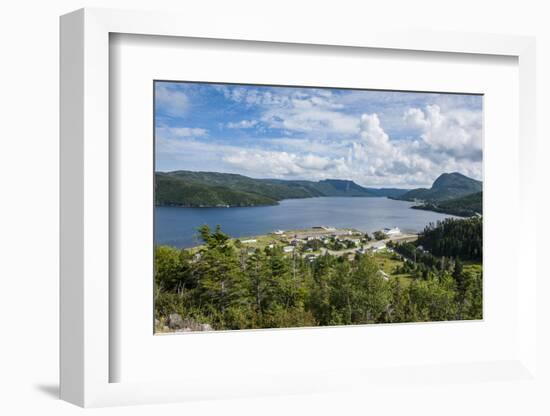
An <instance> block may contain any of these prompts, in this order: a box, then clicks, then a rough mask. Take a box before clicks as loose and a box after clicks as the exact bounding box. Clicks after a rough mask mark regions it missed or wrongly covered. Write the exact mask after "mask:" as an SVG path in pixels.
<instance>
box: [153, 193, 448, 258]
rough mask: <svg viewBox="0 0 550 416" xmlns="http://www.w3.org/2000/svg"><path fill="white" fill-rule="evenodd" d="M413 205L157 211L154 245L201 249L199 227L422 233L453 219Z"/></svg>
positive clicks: (323, 203) (359, 201)
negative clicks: (345, 229)
mask: <svg viewBox="0 0 550 416" xmlns="http://www.w3.org/2000/svg"><path fill="white" fill-rule="evenodd" d="M411 205H413V203H412V202H407V201H395V200H393V199H388V198H358V197H357V198H345V197H322V198H304V199H287V200H284V201H281V202H280V204H279V205H273V206H266V207H246V208H177V207H156V208H155V242H156V244H167V245H171V246H175V247H182V248H184V247H193V246H195V245H198V243H199V241H198V238H197V235H196V234H197V228H198V227H199V226H201V225H203V224H208V225H209V226H210V227H212V228H214V227H215V226H216V225H218V224H219V225H221V227H222V231H224V232H225V233H227V234H229V235H231V236H232V237H245V236H253V235H260V234H267V233H270V232H273V231H275V230H279V229H281V230H289V229H290V230H292V229H300V228H307V227H313V226H316V225H326V226H332V227H336V228H355V229H357V230H360V231H364V232H369V233H372V232H374V231H376V230H380V229H382V228H386V227H388V228H392V227H399V228H400V229H401V231H403V232H419V231H422V230H423V229H424V227H425V226H426V225H427V224H428V223H430V222H436V221H437V220H442V219H444V218H448V217H452V215H446V214H440V213H437V212H431V211H422V210H418V209H411V208H410V207H411Z"/></svg>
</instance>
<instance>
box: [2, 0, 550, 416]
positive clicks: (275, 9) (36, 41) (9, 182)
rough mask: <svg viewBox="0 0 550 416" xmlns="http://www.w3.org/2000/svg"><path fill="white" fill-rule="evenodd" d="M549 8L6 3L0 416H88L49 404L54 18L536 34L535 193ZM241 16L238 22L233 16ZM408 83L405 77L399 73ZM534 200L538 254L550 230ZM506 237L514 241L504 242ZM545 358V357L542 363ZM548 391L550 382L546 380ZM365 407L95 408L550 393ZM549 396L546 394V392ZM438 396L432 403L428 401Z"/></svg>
mask: <svg viewBox="0 0 550 416" xmlns="http://www.w3.org/2000/svg"><path fill="white" fill-rule="evenodd" d="M545 3H547V2H544V1H540V2H539V1H532V0H522V1H517V0H516V1H505V0H496V1H492V0H491V1H483V2H482V1H479V0H460V1H446V2H445V1H441V0H433V1H432V0H417V1H408V0H386V1H383V2H382V1H372V0H371V1H362V2H359V1H351V0H350V1H347V0H338V1H336V0H333V1H321V0H317V1H314V2H313V1H312V2H306V1H302V2H299V1H298V0H291V1H285V0H278V1H269V2H267V1H245V0H242V1H241V0H233V1H209V0H202V1H200V2H199V1H194V2H191V1H187V2H184V1H177V0H175V1H170V0H155V1H153V0H133V1H130V0H111V1H107V0H88V1H85V2H83V1H80V0H78V1H70V0H50V1H38V0H19V1H15V0H11V1H9V0H8V1H5V2H4V3H3V4H2V6H1V10H0V31H1V33H0V42H1V48H0V58H1V60H0V74H1V76H0V114H1V116H0V122H1V125H2V128H1V130H0V131H1V133H0V143H1V145H2V147H1V148H0V181H1V182H0V186H1V188H0V189H1V190H2V199H1V203H0V278H1V280H0V317H1V319H2V330H3V332H2V335H1V341H0V413H1V414H5V415H18V414H38V413H39V414H56V415H72V414H78V413H81V412H82V411H83V410H82V409H79V408H76V407H74V406H72V405H69V404H66V403H64V402H61V401H59V400H57V399H56V396H57V388H58V387H57V385H58V117H59V114H58V101H59V100H58V85H59V82H58V81H59V80H58V78H59V77H58V61H59V48H58V16H59V15H61V14H64V13H66V12H69V11H72V10H74V9H77V8H80V7H84V6H87V7H116V8H133V9H145V10H147V9H157V10H159V9H160V10H178V11H181V12H185V13H194V14H197V15H198V16H201V18H204V19H205V22H208V16H209V15H211V14H213V13H215V14H220V15H223V16H226V18H227V19H232V20H235V21H237V20H238V19H242V18H243V16H244V17H245V18H249V19H259V20H266V21H267V20H269V21H275V22H280V26H281V30H284V28H285V26H286V25H289V24H299V25H302V26H303V27H304V30H307V26H308V25H310V24H315V25H325V26H326V30H327V32H331V31H338V28H339V27H342V26H344V25H357V26H378V25H390V26H394V25H395V26H399V27H411V28H413V27H418V28H432V29H434V30H450V31H474V32H489V33H512V34H523V35H535V36H537V41H538V94H539V95H538V120H539V121H538V130H539V148H538V155H539V163H538V167H539V174H538V177H537V178H533V180H537V185H538V188H539V189H540V190H541V193H543V194H544V193H546V194H547V193H548V190H549V187H548V185H547V184H548V179H549V175H548V173H547V162H546V159H547V155H548V150H549V145H548V138H549V137H550V129H549V127H548V122H547V120H548V116H549V115H550V26H549V25H548V17H549V15H550V13H549V12H548V11H547V10H545V7H544V6H545ZM237 16H238V17H237ZM404 76H406V73H404ZM546 199H548V198H547V197H546V198H544V197H541V199H540V204H539V206H540V210H539V217H540V221H541V225H540V228H541V232H540V233H539V242H538V249H539V250H540V255H539V257H540V258H541V260H540V262H541V266H542V265H543V262H544V256H543V254H544V251H545V250H544V249H545V247H543V245H545V246H547V243H546V242H545V239H544V238H543V235H544V234H545V232H547V231H548V220H547V219H545V218H543V217H542V216H543V215H545V214H546V211H547V210H546V209H545V206H544V205H543V201H545V200H546ZM505 237H506V238H513V235H509V236H505ZM549 289H550V285H549V284H548V283H547V282H544V281H543V282H542V284H541V285H539V288H538V291H539V293H540V297H539V299H540V302H539V305H540V306H539V308H540V311H541V316H542V317H543V319H541V322H539V327H540V331H539V334H540V337H539V338H540V339H541V340H542V342H541V354H539V360H540V362H541V366H542V368H544V369H545V370H546V371H545V374H550V371H548V370H549V369H550V367H549V366H548V363H549V358H548V355H549V354H548V351H550V342H549V340H550V335H549V332H550V331H548V328H550V325H548V323H549V319H548V317H549V316H550V313H549V310H550V302H545V295H544V294H545V293H549ZM544 351H546V353H544ZM547 381H548V380H547ZM397 390H398V389H396V388H394V387H388V390H387V394H383V395H378V396H377V397H373V396H370V395H369V392H368V391H366V392H365V394H364V396H363V397H357V396H351V395H348V394H346V393H345V392H344V393H342V392H340V393H334V394H330V395H326V394H325V395H322V396H321V395H318V396H294V397H279V398H273V397H271V398H259V399H254V400H232V401H215V402H208V403H206V402H198V403H187V404H173V405H163V406H158V407H155V408H153V407H150V406H142V407H133V408H114V409H99V410H92V412H94V413H95V414H101V415H126V414H128V415H130V414H132V415H141V414H143V415H146V414H150V413H152V412H158V413H163V414H164V413H165V414H182V413H186V414H193V415H202V414H208V415H218V414H238V415H240V416H241V415H248V414H262V415H271V414H273V415H275V414H281V413H283V414H284V413H286V414H327V415H328V414H342V415H343V414H346V415H347V414H365V413H373V414H404V413H405V414H409V415H410V414H417V413H418V414H425V415H428V414H446V415H455V414H456V415H469V414H483V413H486V414H501V415H507V414H510V415H517V414H526V415H538V414H541V415H542V414H549V413H550V410H549V409H550V404H549V403H548V401H547V400H545V394H546V395H547V392H548V391H550V384H547V385H546V386H542V385H541V386H540V387H538V388H533V387H532V385H531V384H530V383H525V384H524V385H521V386H517V385H511V384H510V385H509V384H507V383H504V382H502V383H495V384H492V385H490V384H488V385H485V386H483V388H479V387H476V386H469V385H468V384H463V383H457V384H453V385H440V386H437V387H436V388H435V389H432V390H431V393H430V395H426V394H424V393H423V392H422V389H420V388H418V389H416V388H415V389H410V391H397ZM544 390H545V391H544ZM434 391H438V393H439V394H437V395H436V394H434V393H433V392H434Z"/></svg>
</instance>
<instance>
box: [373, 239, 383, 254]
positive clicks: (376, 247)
mask: <svg viewBox="0 0 550 416" xmlns="http://www.w3.org/2000/svg"><path fill="white" fill-rule="evenodd" d="M371 248H372V251H373V252H375V253H377V252H379V251H381V250H384V249H385V248H386V243H384V242H383V241H379V242H376V243H374V244H373V245H372V246H371Z"/></svg>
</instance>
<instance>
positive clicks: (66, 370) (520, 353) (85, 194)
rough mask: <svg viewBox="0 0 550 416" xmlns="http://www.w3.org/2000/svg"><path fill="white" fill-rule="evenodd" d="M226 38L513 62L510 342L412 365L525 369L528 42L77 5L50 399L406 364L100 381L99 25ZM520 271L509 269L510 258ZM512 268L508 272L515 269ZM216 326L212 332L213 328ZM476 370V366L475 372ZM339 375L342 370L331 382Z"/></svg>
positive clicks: (69, 52) (104, 204) (105, 235)
mask: <svg viewBox="0 0 550 416" xmlns="http://www.w3.org/2000/svg"><path fill="white" fill-rule="evenodd" d="M114 33H119V34H130V35H147V36H171V37H185V38H206V39H225V40H240V41H243V40H244V41H251V42H252V41H254V42H278V43H281V44H302V45H332V46H334V47H341V48H346V47H354V48H379V49H386V50H409V51H429V52H436V53H442V54H449V53H451V54H473V55H475V54H480V55H503V56H509V57H514V58H517V59H518V65H519V80H518V82H519V110H518V111H519V113H518V120H519V138H520V141H519V152H520V153H519V164H520V170H519V172H520V177H519V178H518V182H519V191H518V192H519V197H520V201H519V204H520V206H519V212H520V218H519V219H518V222H517V226H519V227H521V229H522V230H523V231H522V233H521V234H522V235H521V237H520V240H519V241H520V244H518V246H517V247H515V248H514V250H517V257H518V267H521V270H522V272H523V276H524V277H523V278H522V279H521V281H520V282H519V283H520V284H519V286H518V292H517V315H516V316H517V326H518V337H517V340H518V346H517V349H515V351H517V354H511V355H510V357H509V359H506V360H499V361H498V362H496V361H495V362H493V361H486V360H485V361H480V362H472V363H461V364H457V363H452V362H443V363H441V364H440V365H433V364H430V365H425V366H423V365H422V363H421V362H419V363H418V367H417V368H416V367H415V369H414V371H413V372H414V377H416V378H418V379H420V380H432V379H433V377H434V374H438V375H439V376H441V377H443V378H445V379H448V380H451V379H460V380H464V381H468V382H472V383H478V382H480V381H482V380H484V377H486V376H487V374H492V375H493V376H494V377H496V378H497V379H498V377H500V376H502V377H503V378H504V379H506V380H517V381H518V382H520V381H522V380H525V379H529V378H533V377H536V374H537V373H536V370H537V365H536V345H537V344H536V302H535V297H536V279H537V270H536V267H535V264H536V261H535V260H536V259H535V251H534V250H530V247H529V245H528V244H527V243H528V242H529V241H535V240H536V224H537V223H536V217H535V215H533V213H534V212H535V211H536V210H535V200H534V199H533V196H532V195H534V192H532V191H533V190H532V186H533V185H532V182H531V180H530V177H531V175H533V172H534V169H535V159H536V157H535V146H534V144H535V139H536V136H535V134H536V132H535V125H536V120H535V114H536V111H535V87H536V84H535V81H536V78H535V41H534V39H533V38H529V37H517V36H507V35H486V34H465V33H438V34H437V36H434V34H433V33H425V32H424V33H423V32H411V31H407V32H401V33H400V32H396V31H388V32H380V31H377V30H368V29H367V30H365V29H363V28H349V30H348V31H344V32H342V31H340V32H339V33H337V34H330V35H327V34H326V32H325V31H323V30H322V29H321V28H318V29H317V30H316V29H315V27H312V28H311V30H308V31H307V33H306V32H304V31H303V30H302V29H301V28H300V27H288V28H285V30H284V31H280V30H279V29H278V28H277V26H275V25H273V26H271V25H269V24H265V22H264V24H262V25H261V26H258V25H255V24H253V23H250V24H249V25H248V26H247V25H246V23H243V25H239V32H235V26H233V25H232V24H231V23H230V22H225V21H223V20H220V21H217V22H216V24H215V25H214V24H213V25H205V24H204V21H202V20H201V19H196V18H194V17H193V16H185V15H174V14H169V13H151V12H134V11H131V12H130V11H119V10H107V9H82V10H78V11H76V12H73V13H71V14H68V15H65V16H63V17H62V18H61V281H60V286H61V339H60V349H61V352H60V354H61V355H60V359H61V370H60V372H61V390H60V393H61V398H62V399H64V400H67V401H69V402H71V403H75V404H77V405H80V406H85V407H88V406H107V405H120V404H138V403H159V402H167V401H184V400H193V399H198V398H219V397H228V398H229V397H240V396H247V397H248V396H251V397H252V396H255V395H266V394H284V393H287V394H288V393H290V394H297V393H309V392H317V393H318V392H323V391H335V390H336V391H338V390H341V389H352V388H357V389H358V391H360V388H361V386H366V385H373V384H375V383H376V382H378V381H380V380H386V381H385V382H386V383H388V382H389V383H391V381H390V379H395V378H396V377H397V378H400V377H404V378H407V376H406V374H409V375H410V374H411V369H410V368H409V369H403V370H402V371H401V372H400V370H399V369H390V368H379V369H375V368H372V367H370V368H369V369H368V371H366V370H365V369H362V368H361V367H360V366H359V367H358V369H357V370H350V369H349V368H341V369H332V370H331V371H330V372H326V373H324V377H323V376H321V375H320V374H318V373H298V374H295V373H293V374H290V373H285V372H283V373H280V374H277V375H271V376H270V377H264V379H261V380H253V381H248V382H246V381H241V382H235V381H234V380H233V379H232V375H230V374H220V375H219V377H217V379H216V380H214V381H213V380H212V378H210V379H208V378H207V377H202V378H200V377H194V378H189V379H187V380H182V381H179V380H178V381H170V380H168V379H167V380H161V381H155V382H129V383H126V382H111V381H112V373H111V372H110V368H111V366H112V365H113V363H114V362H115V361H116V360H118V359H120V357H117V355H116V351H115V350H113V349H111V348H110V345H111V343H110V338H111V337H112V334H110V309H111V310H112V309H113V308H114V307H115V306H116V305H113V304H112V302H113V298H112V297H110V292H112V291H113V287H112V286H110V280H109V276H110V273H111V271H112V267H113V259H112V258H110V252H109V246H110V231H109V230H110V226H112V221H113V218H112V217H111V207H110V200H111V197H112V196H111V195H110V193H109V192H110V189H111V187H110V180H111V178H110V172H111V171H113V169H114V167H113V166H112V163H113V160H111V159H110V149H109V137H110V133H111V132H110V123H109V117H110V112H109V99H110V78H109V50H110V49H109V47H110V46H109V37H110V34H114ZM518 270H519V269H518ZM516 273H517V271H516ZM223 335H224V334H218V336H223ZM480 374H481V375H482V376H480ZM342 380H346V381H342Z"/></svg>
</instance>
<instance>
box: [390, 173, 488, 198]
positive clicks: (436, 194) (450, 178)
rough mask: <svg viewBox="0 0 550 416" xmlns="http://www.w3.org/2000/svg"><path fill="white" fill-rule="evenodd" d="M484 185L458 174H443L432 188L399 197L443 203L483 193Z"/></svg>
mask: <svg viewBox="0 0 550 416" xmlns="http://www.w3.org/2000/svg"><path fill="white" fill-rule="evenodd" d="M482 188H483V183H482V182H481V181H478V180H476V179H472V178H469V177H468V176H465V175H463V174H461V173H458V172H452V173H443V174H442V175H440V176H439V177H438V178H437V179H436V180H435V181H434V183H433V184H432V187H431V188H429V189H427V188H417V189H412V190H410V191H408V192H406V193H404V194H402V195H399V196H398V197H395V198H396V199H401V200H405V201H418V200H420V201H424V202H431V203H433V202H442V201H446V200H450V199H454V198H460V197H463V196H466V195H470V194H474V193H478V192H481V191H482Z"/></svg>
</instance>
